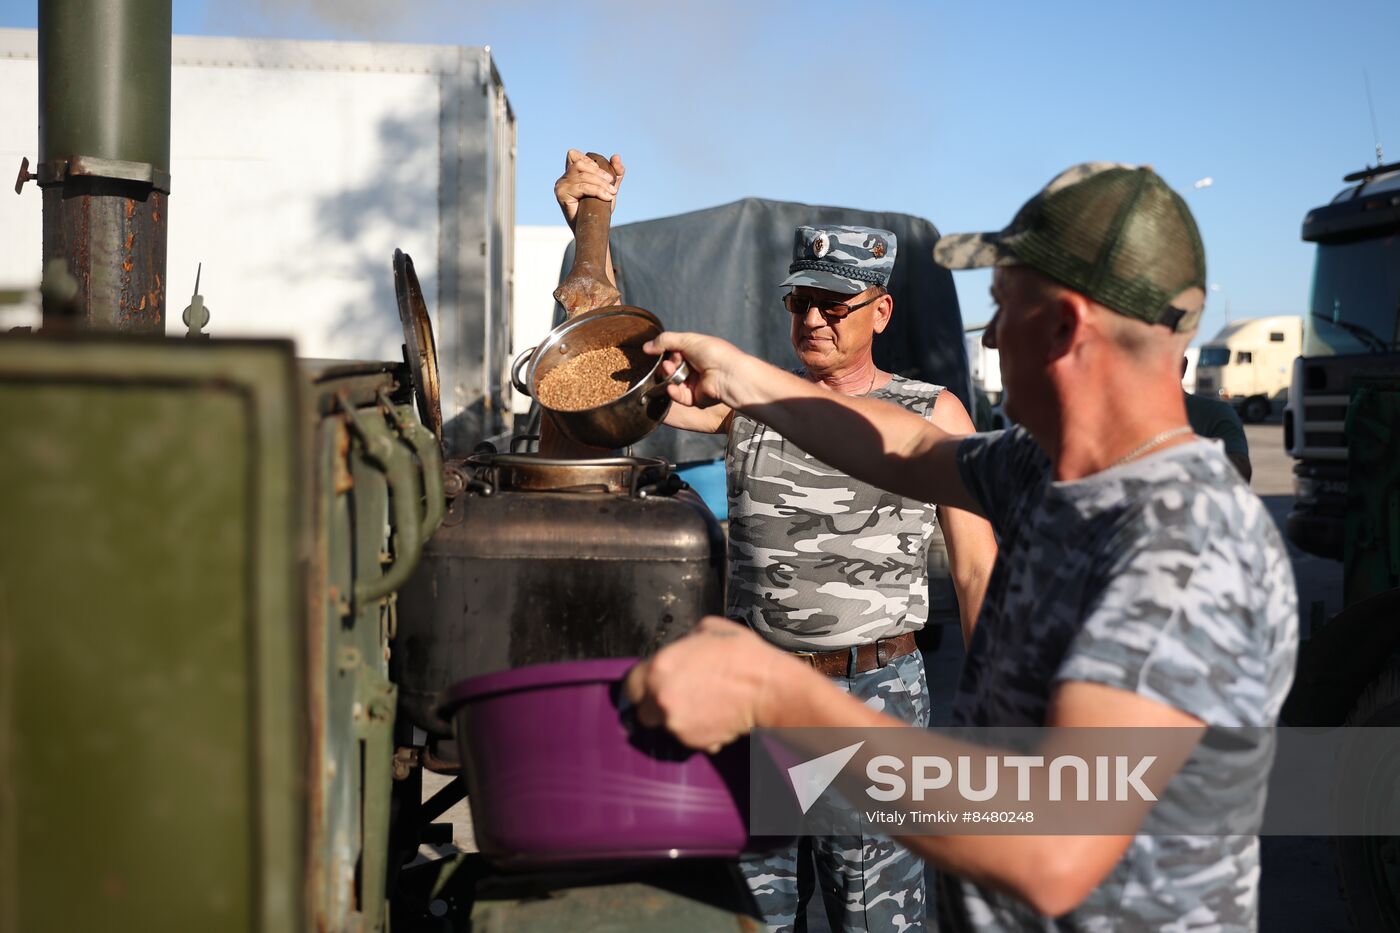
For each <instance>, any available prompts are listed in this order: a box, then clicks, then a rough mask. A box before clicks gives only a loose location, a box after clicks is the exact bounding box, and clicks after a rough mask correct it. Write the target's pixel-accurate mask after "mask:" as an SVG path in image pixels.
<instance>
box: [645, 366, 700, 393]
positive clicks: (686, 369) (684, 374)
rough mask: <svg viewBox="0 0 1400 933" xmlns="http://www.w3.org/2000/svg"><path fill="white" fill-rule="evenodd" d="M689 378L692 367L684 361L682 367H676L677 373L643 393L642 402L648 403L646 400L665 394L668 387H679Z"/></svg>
mask: <svg viewBox="0 0 1400 933" xmlns="http://www.w3.org/2000/svg"><path fill="white" fill-rule="evenodd" d="M689 377H690V365H689V364H688V363H686V362H685V361H684V360H681V365H679V366H677V367H676V371H675V372H673V373H671V375H669V376H667V377H666V378H665V379H664V380H662V381H661V382H658V383H657V384H656V385H654V386H652V387H651V388H650V389H647V390H646V391H645V392H643V393H642V401H646V399H647V398H648V397H649V396H652V395H658V394H665V392H666V387H667V386H678V385H680V384H681V383H683V382H685V381H686V379H688V378H689Z"/></svg>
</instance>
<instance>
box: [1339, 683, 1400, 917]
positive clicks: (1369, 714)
mask: <svg viewBox="0 0 1400 933" xmlns="http://www.w3.org/2000/svg"><path fill="white" fill-rule="evenodd" d="M1346 725H1348V726H1390V727H1395V726H1400V661H1392V662H1391V664H1390V666H1389V667H1387V668H1386V669H1385V670H1384V671H1382V672H1381V674H1380V675H1379V676H1378V677H1377V678H1376V679H1375V680H1374V681H1372V682H1371V685H1370V686H1369V687H1367V688H1366V691H1365V692H1364V693H1363V694H1362V695H1361V699H1360V700H1358V701H1357V703H1356V706H1355V707H1354V708H1353V709H1352V712H1351V715H1350V716H1348V717H1347V722H1346ZM1391 803H1392V800H1391V799H1385V800H1378V801H1376V802H1375V803H1373V804H1371V805H1372V806H1376V807H1387V806H1389V805H1391ZM1332 844H1333V846H1334V850H1335V852H1336V856H1337V879H1338V883H1339V885H1340V887H1341V892H1342V900H1343V901H1345V903H1346V907H1347V913H1348V914H1349V915H1350V917H1351V923H1352V928H1353V929H1355V930H1357V931H1358V933H1381V931H1389V930H1400V838H1397V837H1395V836H1337V837H1334V838H1333V840H1332Z"/></svg>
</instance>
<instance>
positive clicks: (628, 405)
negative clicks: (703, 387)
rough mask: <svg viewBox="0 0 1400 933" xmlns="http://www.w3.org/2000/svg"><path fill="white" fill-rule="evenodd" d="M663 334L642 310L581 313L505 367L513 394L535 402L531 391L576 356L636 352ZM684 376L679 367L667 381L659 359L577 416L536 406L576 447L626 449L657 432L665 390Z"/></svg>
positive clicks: (658, 324) (684, 370) (682, 367)
mask: <svg viewBox="0 0 1400 933" xmlns="http://www.w3.org/2000/svg"><path fill="white" fill-rule="evenodd" d="M665 329H666V328H665V326H664V325H663V324H662V323H661V321H660V319H658V318H657V316H656V315H654V314H652V313H651V312H650V311H645V310H643V309H642V308H633V307H629V306H627V305H613V306H612V307H609V308H597V309H596V310H593V311H585V312H584V313H583V314H579V315H577V316H575V317H572V318H570V319H569V320H567V321H565V322H564V323H563V324H560V325H559V326H558V327H556V328H554V330H552V331H550V332H549V336H548V337H546V338H545V339H544V341H543V342H541V343H540V344H539V345H538V346H535V347H531V348H530V349H529V350H526V351H525V352H523V353H521V354H520V355H519V356H518V357H516V359H515V363H514V364H513V365H512V366H511V368H510V378H511V382H512V383H514V384H515V389H516V391H518V392H521V393H523V394H525V395H528V396H530V397H531V398H533V399H535V400H536V401H538V400H539V396H538V394H537V392H536V389H537V388H538V387H539V384H540V380H541V379H543V378H544V377H545V376H546V375H547V374H548V373H550V372H551V371H553V370H554V369H557V368H558V367H560V366H562V365H563V364H565V363H567V362H569V361H570V360H572V359H574V358H575V357H577V356H580V355H582V354H583V353H586V352H587V351H589V350H598V349H602V348H604V347H640V346H641V345H642V344H644V343H646V342H647V341H648V340H650V339H652V338H653V337H655V336H657V335H658V334H660V333H661V332H662V331H663V330H665ZM527 366H528V371H527V372H526V373H525V375H524V376H523V377H522V375H521V370H522V369H525V368H526V367H527ZM687 371H688V370H687V368H686V365H685V364H684V363H682V364H681V365H680V366H679V367H678V368H677V369H676V371H675V372H674V373H672V374H671V376H670V377H669V378H668V377H667V376H665V375H664V374H663V373H662V372H661V357H659V356H658V357H657V358H656V361H655V362H654V363H652V365H651V369H649V370H648V371H647V373H646V375H644V376H643V377H641V378H640V379H638V380H636V381H635V382H634V383H633V384H632V385H631V387H630V388H629V389H628V390H627V392H626V393H624V394H623V395H621V396H619V397H618V398H615V399H613V400H612V401H611V402H606V403H604V404H602V405H598V406H596V407H594V408H586V409H583V410H581V411H557V410H555V409H552V408H548V407H546V406H545V405H543V404H541V405H540V407H541V408H543V409H544V411H545V412H546V413H547V414H548V415H549V418H550V420H551V421H553V422H554V425H555V426H556V427H557V428H558V429H559V432H560V433H561V434H563V435H564V436H565V437H567V438H569V439H570V440H572V441H574V442H575V443H579V444H587V445H589V446H591V447H605V448H615V447H626V446H628V445H629V444H635V443H636V442H637V441H639V440H641V439H642V438H644V437H646V436H647V435H648V434H650V433H651V432H652V431H654V430H656V426H657V425H659V424H660V423H661V421H662V419H664V418H665V417H666V412H668V411H669V410H670V408H671V397H670V396H669V395H667V394H666V386H667V385H668V384H673V383H674V384H679V383H681V382H684V381H685V377H686V374H687Z"/></svg>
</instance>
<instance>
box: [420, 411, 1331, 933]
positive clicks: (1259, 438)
mask: <svg viewBox="0 0 1400 933" xmlns="http://www.w3.org/2000/svg"><path fill="white" fill-rule="evenodd" d="M1245 431H1246V434H1247V435H1248V437H1249V446H1250V458H1251V461H1252V464H1253V467H1254V477H1253V480H1252V481H1251V484H1250V485H1251V486H1252V487H1253V489H1254V491H1255V492H1256V493H1257V494H1258V495H1259V497H1260V498H1261V499H1262V500H1263V502H1264V505H1265V506H1266V507H1267V508H1268V510H1269V514H1270V515H1271V516H1272V517H1273V518H1274V521H1275V522H1276V523H1277V524H1278V526H1279V531H1280V532H1282V531H1283V522H1284V518H1285V516H1287V514H1288V511H1289V509H1290V507H1291V505H1292V499H1293V473H1292V466H1293V465H1292V461H1291V460H1290V459H1289V458H1288V456H1287V455H1286V454H1285V453H1284V450H1283V428H1282V425H1281V424H1279V423H1278V422H1274V423H1266V424H1259V425H1247V426H1246V428H1245ZM1289 556H1290V558H1291V559H1292V561H1293V570H1294V575H1295V578H1296V580H1297V585H1298V594H1299V600H1298V604H1299V615H1300V619H1299V624H1300V631H1301V632H1302V633H1303V634H1304V635H1306V634H1307V633H1308V631H1310V628H1311V623H1312V621H1313V620H1321V619H1325V618H1326V617H1327V616H1330V615H1332V614H1333V613H1335V612H1337V611H1338V610H1339V609H1341V595H1342V584H1341V579H1342V573H1341V565H1340V564H1339V563H1336V562H1333V561H1327V560H1322V559H1321V558H1315V557H1311V556H1310V555H1307V554H1304V553H1302V552H1300V551H1298V550H1296V549H1295V548H1293V547H1292V546H1291V545H1290V546H1289ZM944 634H945V637H944V638H943V639H942V642H941V644H940V646H939V648H938V650H937V651H936V652H932V653H926V654H925V661H926V662H927V665H928V677H929V687H930V693H931V700H932V705H933V716H934V722H935V723H937V722H945V723H946V722H947V721H948V715H949V710H950V708H951V701H952V696H953V691H954V689H955V688H956V686H957V679H958V674H959V672H960V670H961V667H962V659H963V651H962V640H961V639H960V638H959V637H958V633H957V630H956V628H950V629H949V630H948V631H946V632H945V633H944ZM447 780H449V779H447V778H443V777H440V776H438V775H432V774H427V775H425V776H424V782H423V784H424V794H425V798H426V797H427V796H430V795H431V793H432V792H433V791H434V790H436V789H437V788H438V787H441V786H442V785H443V784H445V783H446V782H447ZM443 819H444V820H445V821H448V822H451V823H452V824H453V827H454V842H455V843H456V847H458V848H460V849H463V850H467V851H473V850H474V849H475V842H474V840H473V837H472V832H471V815H470V813H469V811H468V809H467V804H466V802H465V801H463V802H462V803H460V804H458V805H457V806H455V807H453V808H452V809H451V810H449V811H448V812H447V814H445V816H444V818H443ZM450 851H452V850H451V849H449V848H446V847H444V848H438V849H428V847H424V851H423V855H425V856H428V857H435V856H441V855H444V854H448V853H449V852H450ZM1262 861H1263V875H1262V879H1261V882H1260V930H1261V931H1263V933H1275V931H1279V933H1293V931H1309V933H1334V931H1335V933H1343V931H1347V930H1350V929H1351V927H1350V924H1349V923H1348V921H1347V917H1346V911H1345V907H1344V905H1343V903H1342V901H1341V898H1340V896H1339V894H1338V889H1337V880H1336V870H1335V867H1334V864H1333V857H1332V848H1331V844H1330V842H1329V840H1327V839H1325V838H1318V837H1269V838H1265V839H1263V840H1262ZM930 891H931V886H930ZM820 901H821V899H820V898H819V897H814V898H813V899H812V903H811V904H810V905H809V907H808V929H809V930H810V931H811V933H822V931H826V930H828V929H829V928H828V926H827V923H826V917H825V911H824V910H823V909H822V907H821V904H820ZM930 929H932V927H930Z"/></svg>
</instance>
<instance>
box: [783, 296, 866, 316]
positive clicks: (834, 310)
mask: <svg viewBox="0 0 1400 933" xmlns="http://www.w3.org/2000/svg"><path fill="white" fill-rule="evenodd" d="M883 297H885V296H884V295H883V294H878V295H876V296H875V297H873V298H867V299H865V300H864V301H862V302H861V303H860V304H854V305H848V304H845V303H844V302H839V301H838V302H829V301H824V300H822V299H820V298H808V297H806V296H805V295H794V294H787V295H784V296H783V307H784V308H787V309H788V311H790V312H792V313H793V314H800V315H806V313H807V312H808V311H809V310H810V309H811V308H812V307H814V306H815V307H816V309H817V311H818V312H820V313H821V316H822V317H824V318H826V319H827V320H828V321H839V320H841V319H842V318H843V317H845V316H846V315H848V314H850V313H851V312H852V311H859V310H860V309H861V308H864V307H865V306H866V305H868V304H871V303H873V302H876V301H879V300H880V299H881V298H883Z"/></svg>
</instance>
